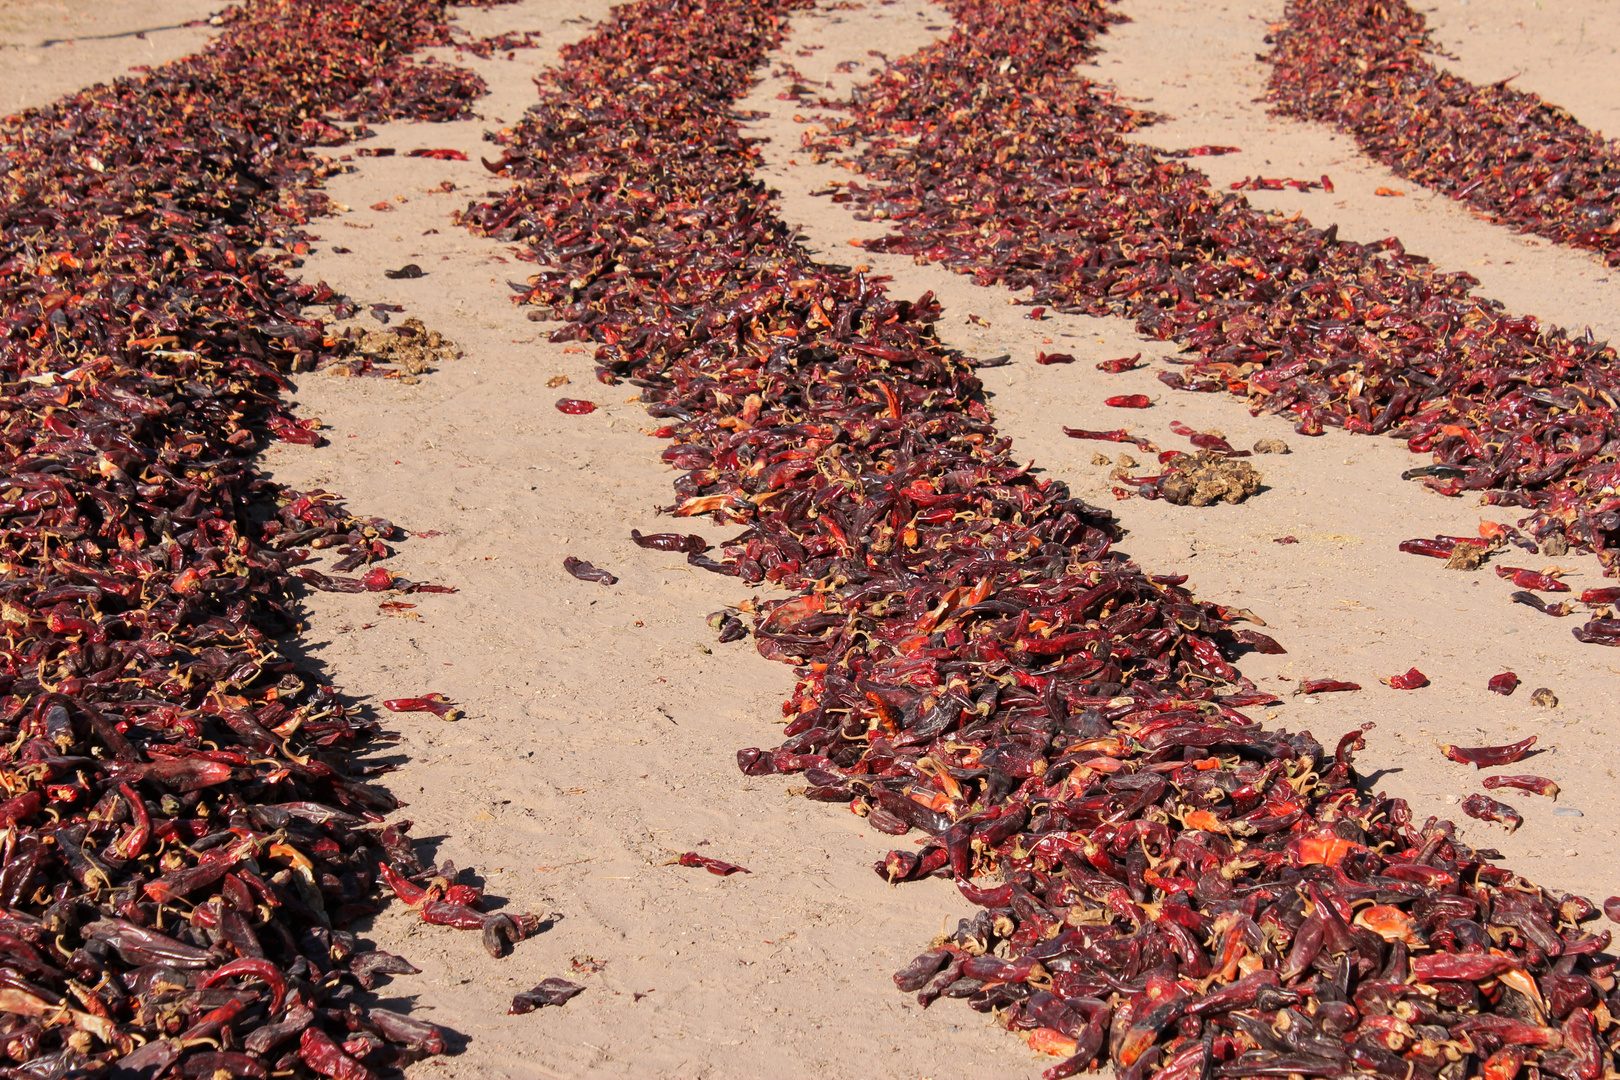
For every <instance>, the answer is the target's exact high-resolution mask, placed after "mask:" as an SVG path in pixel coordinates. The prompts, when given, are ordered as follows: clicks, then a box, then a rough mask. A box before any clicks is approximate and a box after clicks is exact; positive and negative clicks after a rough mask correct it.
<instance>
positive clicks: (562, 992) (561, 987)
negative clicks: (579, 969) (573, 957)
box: [508, 978, 585, 1014]
mask: <svg viewBox="0 0 1620 1080" xmlns="http://www.w3.org/2000/svg"><path fill="white" fill-rule="evenodd" d="M584 992H585V988H584V987H583V986H581V985H579V984H578V983H571V982H569V981H568V980H567V979H555V978H553V979H546V980H545V981H544V982H542V983H541V984H540V985H539V986H536V987H535V988H534V989H533V990H525V991H523V992H522V993H521V994H517V995H515V996H514V997H513V998H512V1007H511V1009H509V1010H508V1011H509V1012H511V1013H514V1014H517V1013H530V1012H534V1010H536V1009H538V1008H541V1007H542V1006H545V1005H566V1004H568V1002H569V1001H570V1000H572V999H573V998H574V997H575V996H576V995H579V994H583V993H584Z"/></svg>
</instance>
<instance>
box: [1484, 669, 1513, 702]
mask: <svg viewBox="0 0 1620 1080" xmlns="http://www.w3.org/2000/svg"><path fill="white" fill-rule="evenodd" d="M1485 688H1486V689H1487V690H1489V691H1490V692H1491V693H1493V694H1501V695H1502V696H1503V697H1508V696H1510V695H1511V694H1512V693H1513V691H1515V690H1517V689H1518V688H1519V677H1518V676H1517V675H1515V674H1514V673H1513V672H1511V671H1504V672H1502V674H1500V675H1492V676H1491V679H1490V682H1488V683H1486V684H1485Z"/></svg>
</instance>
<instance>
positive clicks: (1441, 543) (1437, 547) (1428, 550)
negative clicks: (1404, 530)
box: [1401, 539, 1457, 559]
mask: <svg viewBox="0 0 1620 1080" xmlns="http://www.w3.org/2000/svg"><path fill="white" fill-rule="evenodd" d="M1456 546H1457V545H1456V543H1455V542H1454V541H1451V540H1424V539H1417V540H1402V541H1401V550H1402V551H1404V552H1406V553H1407V554H1408V555H1427V556H1429V557H1430V558H1433V559H1449V558H1451V552H1452V551H1453V549H1455V548H1456Z"/></svg>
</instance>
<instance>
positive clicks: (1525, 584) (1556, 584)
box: [1496, 566, 1569, 592]
mask: <svg viewBox="0 0 1620 1080" xmlns="http://www.w3.org/2000/svg"><path fill="white" fill-rule="evenodd" d="M1496 576H1497V577H1503V578H1511V579H1512V581H1513V584H1515V585H1517V586H1518V587H1519V588H1521V589H1535V590H1536V591H1537V592H1569V586H1568V585H1565V584H1564V583H1563V582H1562V581H1559V580H1558V579H1557V578H1555V577H1552V576H1550V575H1548V574H1543V573H1540V572H1539V571H1536V570H1524V569H1521V568H1519V567H1516V566H1498V567H1497V568H1496Z"/></svg>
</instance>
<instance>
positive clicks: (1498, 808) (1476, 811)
mask: <svg viewBox="0 0 1620 1080" xmlns="http://www.w3.org/2000/svg"><path fill="white" fill-rule="evenodd" d="M1462 808H1463V813H1465V814H1467V815H1468V816H1469V817H1471V818H1478V819H1479V820H1480V821H1494V822H1497V823H1498V824H1501V825H1505V826H1507V831H1508V832H1513V831H1514V830H1516V829H1517V828H1518V827H1519V826H1520V825H1523V824H1524V818H1523V817H1522V816H1520V814H1519V812H1518V811H1517V810H1515V809H1513V807H1511V806H1509V805H1508V804H1507V803H1505V802H1497V801H1496V800H1495V799H1493V798H1491V797H1490V796H1489V795H1479V794H1474V795H1470V796H1468V798H1466V799H1464V800H1463V803H1462Z"/></svg>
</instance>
